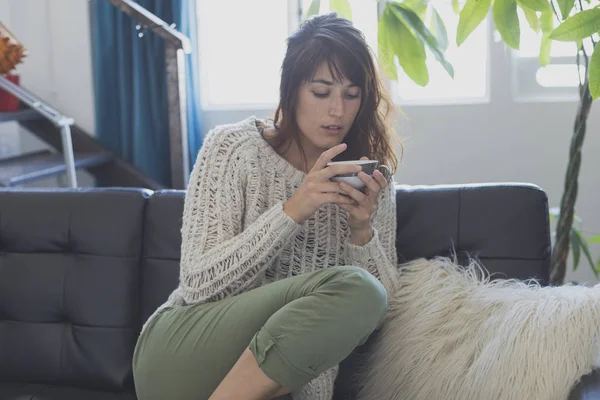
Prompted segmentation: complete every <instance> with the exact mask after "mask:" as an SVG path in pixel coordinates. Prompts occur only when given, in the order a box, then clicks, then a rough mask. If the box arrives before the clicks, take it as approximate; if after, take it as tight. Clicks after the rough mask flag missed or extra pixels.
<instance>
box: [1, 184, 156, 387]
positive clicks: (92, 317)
mask: <svg viewBox="0 0 600 400" xmlns="http://www.w3.org/2000/svg"><path fill="white" fill-rule="evenodd" d="M144 193H145V192H140V191H123V190H120V191H104V192H96V193H95V194H94V195H87V194H86V193H85V191H79V192H75V193H73V192H71V193H67V192H66V191H55V192H50V193H45V194H43V195H40V196H35V195H32V194H31V193H21V192H19V191H15V192H9V193H4V194H3V195H2V196H0V355H1V356H0V377H2V380H6V381H15V382H34V383H52V384H54V385H74V386H78V387H80V388H81V387H82V388H96V389H104V390H122V389H124V388H125V387H127V386H129V387H131V386H132V377H131V366H130V364H131V355H132V348H133V344H134V343H135V340H136V337H137V328H138V325H139V323H140V316H139V312H138V309H139V307H140V304H139V298H140V297H139V294H140V291H141V288H140V279H139V276H140V256H139V255H140V251H141V247H142V229H143V223H142V220H143V212H144V205H145V201H146V200H145V196H144ZM41 199H43V200H44V201H43V202H42V201H40V200H41ZM25 210H26V213H24V211H25ZM107 216H110V217H109V218H107Z"/></svg>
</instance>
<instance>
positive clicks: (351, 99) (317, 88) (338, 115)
mask: <svg viewBox="0 0 600 400" xmlns="http://www.w3.org/2000/svg"><path fill="white" fill-rule="evenodd" d="M296 104H297V106H296V121H297V122H298V126H299V127H300V137H301V142H302V146H303V148H304V151H306V152H314V153H320V152H322V151H324V150H326V149H330V148H331V147H333V146H335V145H338V144H340V143H342V141H343V140H344V137H346V134H348V131H349V130H350V128H351V127H352V124H353V123H354V118H355V117H356V114H357V113H358V110H359V109H360V104H361V90H360V88H359V87H358V86H356V84H354V83H353V82H350V81H349V80H347V79H346V78H344V79H343V81H342V82H336V81H335V79H333V77H332V76H331V72H330V71H329V67H328V65H327V63H323V64H321V66H320V67H319V68H318V69H317V71H316V73H315V76H314V78H313V79H312V80H310V81H307V82H304V83H303V84H302V85H301V86H300V87H299V89H298V99H297V103H296Z"/></svg>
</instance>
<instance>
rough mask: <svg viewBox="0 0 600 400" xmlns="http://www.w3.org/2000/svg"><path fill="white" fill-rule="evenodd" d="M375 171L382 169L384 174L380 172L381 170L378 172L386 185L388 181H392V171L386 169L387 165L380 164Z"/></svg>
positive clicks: (388, 168)
mask: <svg viewBox="0 0 600 400" xmlns="http://www.w3.org/2000/svg"><path fill="white" fill-rule="evenodd" d="M377 169H378V170H379V169H383V170H385V172H383V171H381V170H380V171H379V172H381V173H382V174H383V177H384V178H385V180H386V181H387V182H388V183H390V180H391V179H392V170H391V169H390V167H388V166H387V165H385V164H381V165H380V166H379V167H377Z"/></svg>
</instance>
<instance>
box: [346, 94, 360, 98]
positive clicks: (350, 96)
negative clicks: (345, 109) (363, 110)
mask: <svg viewBox="0 0 600 400" xmlns="http://www.w3.org/2000/svg"><path fill="white" fill-rule="evenodd" d="M346 97H348V98H349V99H358V98H359V97H360V93H357V94H354V93H346Z"/></svg>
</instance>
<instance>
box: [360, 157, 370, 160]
mask: <svg viewBox="0 0 600 400" xmlns="http://www.w3.org/2000/svg"><path fill="white" fill-rule="evenodd" d="M360 159H361V160H368V159H369V157H365V156H362V157H361V158H360Z"/></svg>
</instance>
